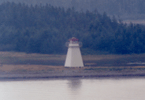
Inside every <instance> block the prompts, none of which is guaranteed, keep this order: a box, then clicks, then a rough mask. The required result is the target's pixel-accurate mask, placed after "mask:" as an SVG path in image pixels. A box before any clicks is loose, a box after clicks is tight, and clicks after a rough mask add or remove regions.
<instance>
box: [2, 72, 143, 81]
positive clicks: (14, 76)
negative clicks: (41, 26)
mask: <svg viewBox="0 0 145 100" xmlns="http://www.w3.org/2000/svg"><path fill="white" fill-rule="evenodd" d="M141 77H145V73H144V72H138V73H133V72H132V73H131V72H129V73H126V72H125V73H117V72H102V73H97V72H96V73H84V74H83V73H74V74H63V73H62V74H56V73H53V74H46V73H45V74H30V73H29V74H2V75H0V81H5V80H6V81H9V80H10V81H11V80H12V81H15V80H41V79H67V78H100V79H103V78H117V79H118V78H141Z"/></svg>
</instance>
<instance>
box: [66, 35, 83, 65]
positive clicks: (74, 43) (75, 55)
mask: <svg viewBox="0 0 145 100" xmlns="http://www.w3.org/2000/svg"><path fill="white" fill-rule="evenodd" d="M66 45H67V47H68V51H67V56H66V60H65V65H64V66H65V67H84V64H83V60H82V55H81V52H80V46H81V43H80V42H79V40H78V39H77V38H75V37H72V38H71V39H69V42H67V43H66Z"/></svg>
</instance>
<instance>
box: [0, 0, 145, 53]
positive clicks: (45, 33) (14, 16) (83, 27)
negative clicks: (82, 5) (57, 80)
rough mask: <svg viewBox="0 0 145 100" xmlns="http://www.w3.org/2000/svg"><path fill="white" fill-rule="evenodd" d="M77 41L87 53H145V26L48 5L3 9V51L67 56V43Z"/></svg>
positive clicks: (0, 22) (0, 9) (0, 47)
mask: <svg viewBox="0 0 145 100" xmlns="http://www.w3.org/2000/svg"><path fill="white" fill-rule="evenodd" d="M71 37H76V38H78V39H79V40H80V41H81V42H83V47H82V50H86V49H87V50H89V51H86V52H87V53H91V52H92V51H104V52H109V53H117V54H130V53H144V52H145V40H144V38H145V26H142V25H134V24H130V25H127V24H123V23H122V22H121V21H120V20H119V21H118V20H116V18H115V17H113V18H110V17H108V16H107V14H106V13H103V14H100V13H98V12H97V11H96V12H89V11H86V12H77V11H75V10H74V9H73V8H68V9H67V10H65V9H64V8H60V7H54V6H51V5H48V4H46V5H45V6H43V5H35V6H28V5H25V4H21V3H19V4H15V3H10V2H7V3H3V4H1V5H0V50H1V51H19V52H28V53H32V52H33V53H48V54H62V53H66V50H67V48H66V47H65V42H66V41H68V39H69V38H71Z"/></svg>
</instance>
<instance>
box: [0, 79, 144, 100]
mask: <svg viewBox="0 0 145 100" xmlns="http://www.w3.org/2000/svg"><path fill="white" fill-rule="evenodd" d="M0 100H145V78H120V79H113V78H109V79H94V78H92V79H79V78H71V79H48V80H25V81H0Z"/></svg>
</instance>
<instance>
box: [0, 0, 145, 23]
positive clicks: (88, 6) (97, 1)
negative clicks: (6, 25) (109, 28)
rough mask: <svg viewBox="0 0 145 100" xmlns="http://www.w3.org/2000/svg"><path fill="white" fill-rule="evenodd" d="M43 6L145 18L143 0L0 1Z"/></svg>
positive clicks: (128, 17) (0, 0)
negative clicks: (49, 5) (48, 5)
mask: <svg viewBox="0 0 145 100" xmlns="http://www.w3.org/2000/svg"><path fill="white" fill-rule="evenodd" d="M7 1H10V2H15V3H17V4H18V3H25V4H28V5H36V4H37V5H39V4H41V5H45V4H46V3H48V4H51V5H53V6H56V7H64V8H65V9H67V8H71V7H74V8H75V10H77V11H87V10H89V11H94V10H98V12H99V13H101V14H102V13H103V12H107V15H109V16H113V15H115V16H116V18H118V17H119V18H121V19H124V20H130V19H131V20H139V19H140V20H142V19H144V18H145V0H0V4H1V3H3V2H7Z"/></svg>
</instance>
